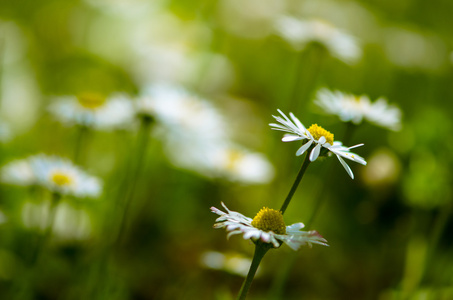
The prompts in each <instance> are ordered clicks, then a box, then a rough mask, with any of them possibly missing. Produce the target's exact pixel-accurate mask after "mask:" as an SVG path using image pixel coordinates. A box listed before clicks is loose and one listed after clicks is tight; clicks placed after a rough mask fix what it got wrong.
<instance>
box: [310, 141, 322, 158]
mask: <svg viewBox="0 0 453 300" xmlns="http://www.w3.org/2000/svg"><path fill="white" fill-rule="evenodd" d="M320 152H321V144H317V145H316V147H315V148H313V150H311V152H310V161H315V160H316V159H317V158H318V156H319V153H320Z"/></svg>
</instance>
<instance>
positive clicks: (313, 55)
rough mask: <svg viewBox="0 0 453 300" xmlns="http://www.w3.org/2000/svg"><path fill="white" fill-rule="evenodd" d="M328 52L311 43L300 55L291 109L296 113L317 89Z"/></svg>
mask: <svg viewBox="0 0 453 300" xmlns="http://www.w3.org/2000/svg"><path fill="white" fill-rule="evenodd" d="M326 52H327V50H326V49H325V48H323V47H322V46H320V45H318V44H316V43H311V44H309V45H307V47H306V49H304V50H303V51H301V52H300V53H299V54H298V55H299V57H298V61H297V66H296V73H295V76H294V81H293V89H292V92H291V95H290V97H291V98H290V107H292V108H293V110H295V111H299V110H300V109H301V105H302V104H304V103H307V102H308V100H309V97H310V94H311V93H312V91H313V89H315V88H316V85H317V82H318V79H319V77H320V74H321V70H322V67H323V64H324V60H325V57H326V55H325V54H326Z"/></svg>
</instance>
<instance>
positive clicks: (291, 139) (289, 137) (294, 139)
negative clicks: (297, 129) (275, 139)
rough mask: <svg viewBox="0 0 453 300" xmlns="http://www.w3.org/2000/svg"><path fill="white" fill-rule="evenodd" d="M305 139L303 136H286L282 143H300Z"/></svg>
mask: <svg viewBox="0 0 453 300" xmlns="http://www.w3.org/2000/svg"><path fill="white" fill-rule="evenodd" d="M303 139H304V138H303V137H301V136H297V135H292V134H285V136H284V137H283V138H282V142H294V141H299V140H303Z"/></svg>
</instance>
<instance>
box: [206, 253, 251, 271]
mask: <svg viewBox="0 0 453 300" xmlns="http://www.w3.org/2000/svg"><path fill="white" fill-rule="evenodd" d="M200 263H201V265H202V266H204V267H206V268H210V269H214V270H224V271H226V272H229V273H233V274H237V275H240V276H243V277H245V276H247V273H248V271H249V268H250V264H251V263H252V260H251V259H249V258H247V257H245V256H243V255H241V254H239V253H228V254H223V253H221V252H217V251H206V252H204V253H203V254H202V255H201V257H200Z"/></svg>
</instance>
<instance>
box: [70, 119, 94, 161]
mask: <svg viewBox="0 0 453 300" xmlns="http://www.w3.org/2000/svg"><path fill="white" fill-rule="evenodd" d="M89 131H90V129H89V128H88V127H87V126H83V125H82V126H79V127H78V128H77V136H76V140H75V144H74V163H75V164H80V162H81V160H82V155H83V153H82V152H83V149H84V147H85V146H86V142H87V137H88V133H89Z"/></svg>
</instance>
